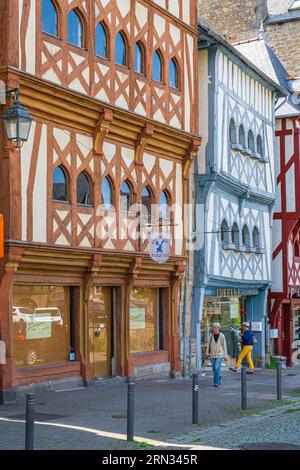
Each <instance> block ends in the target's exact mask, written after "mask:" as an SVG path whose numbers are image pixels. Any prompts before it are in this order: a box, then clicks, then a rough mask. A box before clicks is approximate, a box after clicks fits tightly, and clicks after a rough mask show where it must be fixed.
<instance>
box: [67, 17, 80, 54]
mask: <svg viewBox="0 0 300 470" xmlns="http://www.w3.org/2000/svg"><path fill="white" fill-rule="evenodd" d="M68 42H69V43H70V44H73V45H74V46H77V47H83V24H82V20H81V18H80V16H79V14H78V13H77V11H76V10H71V11H70V13H69V15H68Z"/></svg>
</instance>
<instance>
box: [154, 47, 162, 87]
mask: <svg viewBox="0 0 300 470" xmlns="http://www.w3.org/2000/svg"><path fill="white" fill-rule="evenodd" d="M152 78H153V80H155V81H156V82H161V83H162V81H163V62H162V58H161V53H160V52H159V51H155V52H154V54H153V64H152Z"/></svg>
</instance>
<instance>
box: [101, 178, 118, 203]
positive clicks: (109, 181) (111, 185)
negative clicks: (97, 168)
mask: <svg viewBox="0 0 300 470" xmlns="http://www.w3.org/2000/svg"><path fill="white" fill-rule="evenodd" d="M105 181H107V183H108V185H109V190H110V202H109V205H108V207H107V206H106V203H104V202H103V183H104V182H105ZM114 193H115V191H114V185H113V182H112V180H111V178H110V177H109V176H105V177H104V178H103V180H102V181H101V206H102V208H104V209H107V210H109V209H112V208H113V206H114Z"/></svg>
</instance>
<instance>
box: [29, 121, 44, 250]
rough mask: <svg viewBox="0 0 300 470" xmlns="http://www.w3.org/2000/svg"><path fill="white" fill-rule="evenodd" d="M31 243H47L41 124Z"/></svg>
mask: <svg viewBox="0 0 300 470" xmlns="http://www.w3.org/2000/svg"><path fill="white" fill-rule="evenodd" d="M32 219H33V241H34V242H41V243H46V242H47V126H46V124H43V126H42V132H41V142H40V149H39V155H38V160H37V166H36V173H35V180H34V187H33V210H32Z"/></svg>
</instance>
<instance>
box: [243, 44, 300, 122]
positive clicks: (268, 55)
mask: <svg viewBox="0 0 300 470" xmlns="http://www.w3.org/2000/svg"><path fill="white" fill-rule="evenodd" d="M235 47H236V49H237V50H238V51H239V52H240V53H241V54H243V55H244V56H245V57H246V58H248V59H249V60H251V62H252V63H253V64H254V65H255V66H256V67H257V68H259V69H261V70H262V71H263V73H264V74H266V75H268V76H269V77H270V78H271V79H272V80H273V81H274V82H276V83H277V84H278V85H279V86H280V87H281V88H283V89H284V90H285V91H286V94H287V95H288V100H281V104H280V106H278V107H277V111H276V116H277V117H279V116H278V113H280V117H283V115H284V116H297V115H299V114H300V106H299V105H297V103H294V102H293V96H292V93H291V91H292V89H291V84H290V82H289V80H288V79H289V74H288V72H287V70H286V69H285V68H284V66H283V64H282V63H281V62H280V60H279V59H278V57H277V56H276V54H275V53H274V51H273V49H272V48H271V47H270V46H268V44H267V43H266V42H265V40H264V39H262V38H258V39H255V40H251V41H247V42H243V43H239V44H236V45H235Z"/></svg>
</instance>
